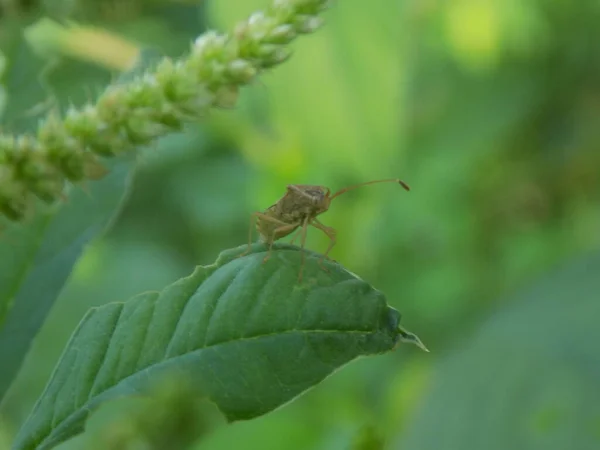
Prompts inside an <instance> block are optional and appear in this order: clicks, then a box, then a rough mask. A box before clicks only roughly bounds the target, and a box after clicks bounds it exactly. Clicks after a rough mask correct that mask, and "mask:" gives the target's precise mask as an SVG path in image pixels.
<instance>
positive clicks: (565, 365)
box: [0, 0, 600, 450]
mask: <svg viewBox="0 0 600 450" xmlns="http://www.w3.org/2000/svg"><path fill="white" fill-rule="evenodd" d="M267 4H268V2H267V1H266V0H207V1H203V2H198V1H196V2H194V1H183V0H181V1H167V0H154V1H143V0H121V1H118V0H104V1H98V0H46V1H43V0H37V1H36V0H29V1H25V0H21V1H18V0H13V1H11V0H8V1H6V0H4V1H0V50H1V52H2V55H3V56H1V57H0V60H2V61H3V62H4V63H3V64H0V69H1V68H2V67H3V66H4V74H3V75H0V79H1V80H2V90H1V91H0V111H2V112H0V114H1V115H2V116H1V117H2V123H3V125H2V128H3V130H4V131H9V132H14V131H15V130H18V129H19V127H20V126H24V125H23V123H25V122H27V121H31V120H37V117H35V116H34V117H32V116H31V114H29V115H28V114H25V111H29V109H30V108H31V107H32V106H34V105H39V104H42V103H43V102H45V101H48V99H50V100H51V102H55V103H58V104H61V105H66V104H68V103H69V102H72V103H75V104H81V102H83V101H85V100H87V99H90V98H93V96H94V95H95V93H96V92H98V91H99V89H100V88H101V87H102V86H104V85H105V84H106V83H107V82H108V81H109V80H110V79H111V77H113V76H114V74H113V72H112V71H114V70H115V69H118V68H119V64H118V63H115V64H114V65H111V63H110V59H111V55H114V60H115V61H118V60H119V58H120V56H119V55H121V56H122V53H123V52H127V51H128V50H127V45H139V46H143V47H146V46H150V47H154V48H156V49H159V50H160V51H161V52H163V53H165V54H168V55H172V56H177V55H182V54H184V53H185V52H186V51H187V49H188V48H189V43H190V41H191V40H192V39H193V38H194V37H195V36H197V35H198V34H200V33H201V32H202V31H204V30H205V29H207V28H216V29H223V30H225V29H230V28H231V27H232V26H233V25H234V24H235V23H236V22H237V21H238V20H242V19H244V18H245V17H246V16H247V15H248V14H249V13H251V12H253V11H254V10H257V9H261V8H264V7H265V6H266V5H267ZM47 18H51V19H52V20H57V21H61V20H65V19H69V20H73V21H76V22H77V23H78V24H79V25H81V26H85V27H88V26H94V27H97V28H95V29H103V30H105V31H107V32H109V33H111V35H112V36H113V37H115V38H117V37H118V38H119V39H124V41H123V42H125V43H127V42H128V44H123V47H119V45H117V44H116V43H115V42H113V41H110V42H109V41H108V40H106V41H104V40H103V39H107V37H106V36H104V35H103V36H104V37H103V36H100V38H99V40H90V42H89V45H90V47H89V49H90V53H92V54H94V52H95V50H97V52H98V53H103V54H108V55H109V57H108V61H106V58H104V59H102V58H100V57H99V59H98V60H96V61H93V60H90V59H89V58H87V59H84V58H82V57H80V56H78V55H77V54H69V52H68V49H67V48H66V47H68V45H67V44H64V43H63V44H61V45H62V47H61V46H59V48H50V49H49V48H47V47H48V45H41V43H44V42H46V43H47V41H48V39H47V36H46V38H44V37H40V36H39V35H36V34H35V33H31V30H38V31H39V28H36V26H37V25H39V24H40V22H39V21H40V20H41V19H47ZM326 20H327V25H326V27H325V28H323V29H322V30H320V31H319V32H317V33H316V34H315V35H312V36H310V37H305V38H302V39H300V40H299V41H298V42H297V43H295V44H294V56H293V58H292V59H291V60H290V61H289V62H287V63H286V64H284V65H283V66H281V67H278V68H277V69H275V70H273V71H272V72H269V73H267V74H265V75H264V76H262V77H261V79H260V81H258V82H256V83H255V84H254V85H253V86H251V87H249V88H247V89H246V90H244V91H243V92H242V95H241V98H240V102H239V104H238V106H237V107H236V108H234V109H233V110H231V111H216V112H214V114H213V115H211V116H210V117H209V118H207V120H206V121H205V122H203V123H202V124H199V125H194V126H190V127H188V129H187V130H186V132H185V133H182V134H178V135H172V136H169V137H167V138H165V139H163V140H161V141H160V142H158V143H157V145H156V146H154V147H152V148H148V149H145V150H144V151H142V152H140V155H139V167H138V171H137V175H136V180H135V185H134V188H133V191H132V193H131V196H130V199H129V201H128V203H127V204H126V206H125V208H124V210H123V211H122V213H121V215H120V217H119V219H118V220H117V222H116V223H115V224H114V226H113V227H112V229H111V230H110V231H109V232H108V233H107V234H106V235H105V236H103V237H102V238H100V239H97V240H95V241H94V242H93V244H92V245H91V246H90V247H89V249H88V250H87V251H86V253H85V254H84V257H83V258H82V259H81V260H80V261H79V263H78V265H77V266H76V270H75V272H74V273H73V276H72V277H71V279H70V281H69V283H68V285H67V287H66V289H65V290H64V292H63V294H62V295H61V297H60V299H59V301H58V302H57V303H56V305H55V307H54V309H53V310H52V313H51V315H50V316H49V318H48V320H47V322H46V324H45V325H44V328H43V329H42V332H41V334H40V335H39V337H38V339H37V341H36V343H35V346H34V348H33V351H32V352H31V354H30V355H29V356H28V358H27V360H26V364H25V366H24V368H23V370H22V371H21V374H20V376H19V379H18V380H17V383H16V384H15V385H14V386H13V388H12V390H11V392H10V395H9V397H8V398H7V400H6V402H5V404H4V405H3V411H2V416H1V417H0V421H1V422H0V426H1V430H2V431H1V432H0V448H3V447H2V440H4V441H5V442H6V445H8V442H10V439H11V436H12V434H13V433H14V432H15V429H16V428H18V426H19V424H20V423H21V422H22V421H23V420H24V418H25V417H26V415H27V414H28V412H29V410H30V408H31V407H32V404H33V402H34V401H35V399H36V398H37V396H38V395H39V393H40V392H41V390H42V389H43V386H44V385H45V383H46V381H47V378H48V376H49V374H50V372H51V370H52V368H53V366H54V363H55V362H56V360H57V358H58V357H59V355H60V352H61V350H62V348H63V346H64V345H65V343H66V340H67V339H68V337H69V335H70V333H71V331H72V330H73V329H74V327H75V326H76V324H77V323H78V321H79V319H80V318H81V317H82V315H83V314H84V312H85V311H86V310H87V309H88V308H89V307H90V306H93V305H100V304H103V303H106V302H110V301H122V300H125V299H127V298H128V297H130V296H131V295H134V294H137V293H139V292H142V291H145V290H150V289H160V288H162V287H163V286H165V285H166V284H168V283H170V282H172V281H174V280H176V279H177V278H179V277H182V276H184V275H187V274H188V273H190V272H191V271H192V269H193V267H194V265H197V264H209V263H211V262H212V261H214V259H215V258H216V256H217V255H218V253H219V251H220V250H223V249H227V248H230V247H234V246H238V245H241V244H243V243H245V242H246V240H247V230H248V223H249V215H250V213H251V212H252V211H255V210H260V209H264V208H266V207H268V206H270V205H271V204H272V203H274V202H275V201H276V200H277V199H278V198H279V197H280V196H281V195H283V193H284V191H285V185H286V184H288V183H300V184H323V185H326V186H329V187H331V188H332V189H334V190H335V189H338V188H341V187H343V186H346V185H348V184H353V183H359V182H363V181H368V180H372V179H379V178H388V177H400V178H402V179H403V180H405V181H406V182H407V183H408V184H410V185H411V187H412V191H411V192H410V193H406V192H404V191H402V190H401V189H399V188H397V187H395V186H393V185H388V186H386V185H378V186H370V187H365V188H364V189H363V190H360V191H355V192H353V193H349V194H347V195H345V196H343V197H340V198H339V199H336V201H335V202H334V203H333V204H332V207H331V210H330V211H329V212H328V213H327V214H325V215H323V216H322V221H323V222H324V223H326V224H327V225H330V226H333V227H335V228H336V229H337V230H338V245H337V246H336V247H335V249H334V250H333V252H332V257H333V258H334V259H336V260H338V261H339V262H340V263H342V264H343V265H344V266H345V267H347V268H348V269H349V270H351V271H352V272H354V273H357V274H359V275H360V276H361V277H362V278H364V279H365V280H367V281H369V282H370V283H372V284H373V285H374V286H376V287H377V288H378V289H380V290H381V291H383V292H384V293H385V294H386V295H387V297H388V299H389V301H390V303H391V304H392V306H394V307H396V308H397V309H399V310H400V311H401V312H402V314H403V322H402V323H403V324H404V325H405V326H406V327H407V328H409V329H410V330H412V331H414V332H416V333H417V334H418V335H419V336H420V337H421V339H422V340H423V341H424V342H425V343H426V345H427V346H428V347H429V348H430V350H431V353H430V354H424V353H421V352H418V351H417V350H416V349H414V348H412V347H401V348H400V349H399V350H398V351H397V352H396V353H394V354H389V355H385V356H381V357H377V358H367V359H363V360H359V361H356V362H354V363H352V364H351V365H349V366H348V367H346V368H344V369H343V370H342V371H340V372H339V373H336V374H335V375H333V376H332V377H331V378H329V379H328V380H326V381H325V382H324V383H322V384H321V385H319V386H318V387H317V388H315V389H313V390H312V391H310V392H309V393H307V394H306V395H304V396H303V397H301V398H300V399H298V400H297V401H295V402H293V403H291V404H289V405H286V406H285V407H283V408H282V409H280V410H278V411H275V412H273V413H271V414H268V415H267V416H264V417H262V418H260V419H257V420H253V421H250V422H244V423H238V424H235V425H233V426H229V427H227V428H221V429H219V430H217V431H216V432H215V433H214V434H212V435H211V436H210V437H209V438H207V440H206V441H205V442H203V443H202V445H201V446H200V447H201V448H203V449H208V450H212V449H214V450H217V449H226V448H230V447H234V448H248V449H254V448H256V449H261V450H270V449H273V450H275V449H349V448H353V446H354V448H365V449H367V448H373V449H376V448H379V447H378V446H377V445H378V444H377V442H376V441H377V439H375V438H373V439H365V440H364V442H363V443H362V444H361V443H359V441H360V436H363V435H369V433H371V432H373V433H375V434H376V435H378V436H380V437H382V438H384V439H385V440H386V441H387V443H386V448H397V449H402V450H442V449H444V450H446V449H448V450H453V449H457V450H458V449H461V450H471V449H474V450H475V449H478V450H479V449H482V448H486V449H488V448H490V449H495V448H498V449H507V448H510V449H527V450H528V449H538V448H539V449H561V450H562V449H577V450H580V449H582V450H583V449H586V450H587V449H598V448H600V345H599V344H598V342H600V326H599V325H598V324H599V323H600V207H599V203H598V202H599V200H600V175H599V174H600V148H599V147H600V2H598V1H596V0H578V1H568V0H504V1H502V2H500V1H493V0H446V1H442V0H396V1H368V2H367V1H364V0H340V1H338V2H335V6H334V7H333V8H332V9H331V10H330V11H329V12H327V13H326ZM24 30H28V31H29V33H26V34H25V35H24V34H23V32H24ZM46 32H48V33H52V30H50V31H48V30H46V31H44V33H46ZM38 34H39V33H38ZM42 34H43V33H42ZM24 36H28V39H25V38H24ZM32 36H33V37H32ZM36 36H37V37H36ZM73 39H74V38H73ZM83 44H85V42H84V43H83ZM113 46H114V47H113ZM50 47H51V46H50ZM61 53H62V55H61ZM17 74H20V75H17ZM313 231H314V230H313ZM308 245H309V247H310V248H311V249H314V250H320V251H323V250H324V249H325V248H326V246H327V238H326V237H325V236H321V235H319V233H318V232H316V231H314V232H313V233H311V234H310V235H309V239H308ZM369 430H371V431H369ZM365 433H366V434H365ZM357 439H358V440H357Z"/></svg>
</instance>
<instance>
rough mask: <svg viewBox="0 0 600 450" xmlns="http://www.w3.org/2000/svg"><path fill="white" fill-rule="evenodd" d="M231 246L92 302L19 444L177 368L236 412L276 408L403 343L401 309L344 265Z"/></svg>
mask: <svg viewBox="0 0 600 450" xmlns="http://www.w3.org/2000/svg"><path fill="white" fill-rule="evenodd" d="M244 250H245V246H244V247H240V248H236V249H231V250H228V251H226V252H223V253H222V254H221V255H220V256H219V258H218V260H217V262H216V263H215V264H213V265H212V266H207V267H198V268H197V269H196V270H195V272H194V273H193V274H192V275H191V276H189V277H188V278H184V279H182V280H179V281H178V282H176V283H174V284H172V285H171V286H168V287H167V288H166V289H165V290H163V291H162V292H160V293H154V292H151V293H145V294H141V295H138V296H136V297H134V298H132V299H131V300H129V301H127V302H125V303H112V304H108V305H105V306H103V307H100V308H97V309H92V310H91V311H90V312H89V313H88V314H87V315H86V316H85V317H84V319H83V320H82V322H81V324H80V325H79V327H78V328H77V330H76V331H75V332H74V334H73V336H72V337H71V340H70V342H69V344H68V345H67V348H66V350H65V352H64V354H63V356H62V357H61V360H60V362H59V363H58V366H57V367H56V369H55V372H54V374H53V376H52V378H51V380H50V382H49V383H48V386H47V387H46V389H45V391H44V393H43V394H42V396H41V398H40V399H39V400H38V402H37V404H36V406H35V407H34V410H33V412H32V414H31V416H30V417H29V418H28V420H27V421H26V422H25V424H24V425H23V427H22V429H21V430H20V432H19V435H18V436H17V440H16V445H15V448H16V449H32V448H36V449H46V448H50V447H52V446H53V445H56V444H57V443H59V442H61V441H64V440H65V439H67V438H69V437H71V436H73V435H75V434H77V433H80V432H81V431H82V427H83V424H84V422H85V420H86V417H87V416H88V414H89V413H90V411H92V410H94V409H95V408H96V407H97V406H98V405H99V404H101V403H102V402H103V401H106V400H108V399H112V398H115V397H119V396H123V395H130V394H137V393H140V392H143V391H144V390H146V389H147V385H148V383H149V382H151V381H152V380H155V379H156V378H157V376H159V375H162V374H164V373H165V372H167V371H172V370H175V371H177V372H179V373H183V374H185V375H187V376H189V377H190V378H191V379H193V380H195V382H196V383H197V385H198V386H199V387H200V389H202V391H203V392H205V394H206V395H207V396H208V397H209V398H210V399H211V400H212V401H213V402H215V404H216V405H217V406H218V407H219V408H220V410H221V411H222V412H223V413H224V414H225V416H226V417H227V419H228V420H230V421H234V420H242V419H251V418H253V417H256V416H260V415H261V414H265V413H267V412H269V411H271V410H273V409H275V408H277V407H279V406H281V405H283V404H284V403H286V402H289V401H290V400H292V399H293V398H294V397H296V396H298V395H300V394H301V393H302V392H304V391H306V390H307V389H309V388H310V387H312V386H314V385H315V384H317V383H319V382H320V381H322V380H323V379H324V378H325V377H327V376H328V375H330V374H331V373H332V372H333V371H335V370H336V369H338V368H339V367H341V366H342V365H344V364H346V363H348V362H349V361H351V360H353V359H354V358H356V357H358V356H361V355H371V354H378V353H384V352H388V351H391V350H392V349H393V348H394V347H395V345H396V344H397V343H398V342H399V341H402V340H408V341H409V342H412V343H420V341H419V340H418V338H417V337H416V336H414V335H412V334H410V333H408V332H406V331H404V330H402V329H401V328H400V327H399V325H398V324H399V320H400V314H399V313H398V311H396V310H394V309H392V308H390V307H389V306H388V305H387V303H386V299H385V297H384V296H383V294H381V293H380V292H379V291H377V290H375V289H374V288H372V287H371V286H370V285H369V284H367V283H366V282H364V281H362V280H360V279H359V278H357V277H356V276H355V275H353V274H351V273H349V272H348V271H346V270H345V269H343V268H342V267H341V266H339V265H337V264H335V263H333V262H329V261H328V262H326V263H325V264H326V266H327V267H328V269H329V272H325V271H324V270H323V269H322V268H321V267H320V265H319V264H318V258H319V257H320V256H319V255H317V254H314V253H312V252H307V253H306V255H307V261H306V264H305V268H304V280H303V282H302V283H301V284H298V282H297V278H298V270H299V267H300V264H301V252H300V251H298V247H294V246H290V245H277V246H275V250H274V252H273V256H272V257H271V259H270V260H269V261H268V262H267V263H266V264H263V258H264V256H265V250H266V248H265V246H264V245H262V244H260V245H259V244H257V245H254V246H253V247H252V252H251V253H249V254H248V255H247V256H244V257H242V258H238V257H237V256H238V255H239V254H240V253H242V252H243V251H244Z"/></svg>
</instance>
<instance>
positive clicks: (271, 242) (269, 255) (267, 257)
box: [263, 223, 298, 264]
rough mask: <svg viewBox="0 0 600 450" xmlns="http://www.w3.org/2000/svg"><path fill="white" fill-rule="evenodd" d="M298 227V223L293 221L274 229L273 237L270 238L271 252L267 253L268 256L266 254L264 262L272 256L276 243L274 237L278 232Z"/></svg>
mask: <svg viewBox="0 0 600 450" xmlns="http://www.w3.org/2000/svg"><path fill="white" fill-rule="evenodd" d="M297 227H298V224H297V223H292V224H286V225H283V226H280V227H277V228H275V229H274V230H273V237H272V238H271V239H270V242H269V252H268V253H267V256H265V258H264V259H263V264H264V263H266V262H267V261H268V260H269V258H270V257H271V251H272V250H273V244H274V243H275V239H274V237H275V236H277V234H278V233H283V232H285V231H291V230H294V229H295V228H297Z"/></svg>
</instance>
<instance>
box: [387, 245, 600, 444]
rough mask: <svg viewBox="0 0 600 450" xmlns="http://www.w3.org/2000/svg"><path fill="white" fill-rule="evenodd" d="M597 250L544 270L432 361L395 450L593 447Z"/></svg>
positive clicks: (597, 391)
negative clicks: (431, 374)
mask: <svg viewBox="0 0 600 450" xmlns="http://www.w3.org/2000/svg"><path fill="white" fill-rule="evenodd" d="M599 273H600V255H595V256H591V257H587V258H585V259H582V260H581V261H579V262H577V263H576V264H572V265H570V266H569V267H567V268H563V269H562V270H559V271H557V272H555V273H552V274H550V275H549V276H548V277H546V278H545V279H544V280H542V281H540V282H539V284H538V285H537V286H535V287H534V288H533V289H530V290H527V291H523V292H522V293H521V294H520V295H518V296H517V297H516V298H514V299H513V301H512V302H509V303H508V305H507V306H505V309H504V310H500V311H498V312H497V313H496V314H495V315H494V316H493V317H492V318H491V319H490V320H489V321H488V322H487V323H486V324H484V326H483V327H482V329H481V330H480V331H479V332H478V334H477V335H476V337H475V339H470V340H469V342H468V343H465V344H464V346H463V347H462V348H461V349H460V350H458V351H457V352H456V353H455V354H453V355H451V356H450V357H448V358H446V359H444V360H442V361H440V364H439V366H438V367H437V368H436V369H435V379H434V382H433V386H432V389H431V391H430V392H429V394H428V395H427V397H426V399H425V400H424V405H423V407H422V409H421V410H420V411H419V413H418V414H417V415H416V417H415V418H414V421H413V423H412V424H411V425H410V426H409V427H408V430H407V432H406V434H405V435H404V436H403V438H402V439H401V440H400V443H399V445H398V447H397V448H401V449H420V450H438V449H441V448H443V449H445V450H471V449H474V450H475V449H477V450H479V449H486V450H506V449H527V450H537V449H539V450H564V449H577V450H587V449H589V450H592V449H598V448H600V383H599V381H600V352H599V351H598V342H600V326H598V321H599V319H600V302H599V298H600V297H599V295H598V293H599V292H600V277H599V276H598V274H599Z"/></svg>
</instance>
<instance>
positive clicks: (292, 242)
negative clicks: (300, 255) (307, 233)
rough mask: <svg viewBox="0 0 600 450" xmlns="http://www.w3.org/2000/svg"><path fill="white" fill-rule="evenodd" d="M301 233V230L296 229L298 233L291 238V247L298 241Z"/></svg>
mask: <svg viewBox="0 0 600 450" xmlns="http://www.w3.org/2000/svg"><path fill="white" fill-rule="evenodd" d="M301 231H302V228H300V229H298V231H297V232H296V234H295V235H294V237H293V238H292V240H291V241H290V244H291V245H294V241H295V240H296V239H298V236H300V232H301Z"/></svg>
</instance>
